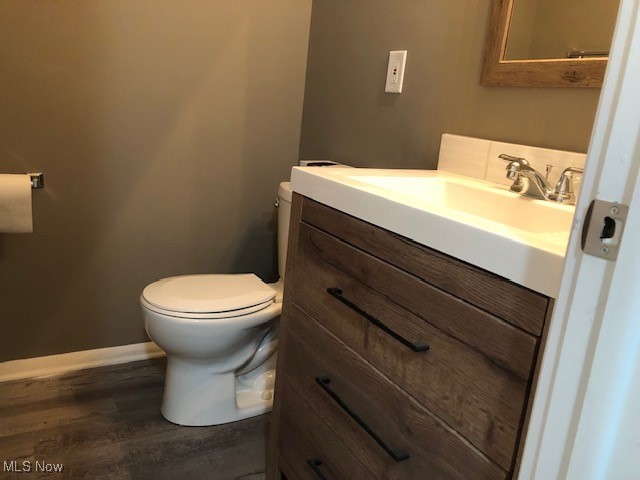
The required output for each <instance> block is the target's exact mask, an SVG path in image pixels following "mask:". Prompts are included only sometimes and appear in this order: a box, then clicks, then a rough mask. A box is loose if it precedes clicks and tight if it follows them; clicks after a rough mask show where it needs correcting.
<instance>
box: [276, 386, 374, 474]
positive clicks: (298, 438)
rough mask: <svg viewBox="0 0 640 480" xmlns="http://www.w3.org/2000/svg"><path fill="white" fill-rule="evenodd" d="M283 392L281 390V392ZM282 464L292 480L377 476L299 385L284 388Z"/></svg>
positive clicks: (280, 449)
mask: <svg viewBox="0 0 640 480" xmlns="http://www.w3.org/2000/svg"><path fill="white" fill-rule="evenodd" d="M279 393H280V392H279ZM282 395H283V398H282V402H283V406H284V408H283V410H282V415H281V418H280V435H279V438H278V451H279V452H280V456H281V458H280V459H279V460H278V464H279V465H278V466H279V469H280V471H281V472H282V473H284V474H285V476H286V477H287V478H288V479H291V480H319V479H321V478H322V476H324V477H326V478H327V479H329V480H332V479H336V480H339V479H357V478H362V479H373V478H376V477H375V475H373V473H372V472H371V471H370V470H368V469H367V467H366V466H365V465H364V464H363V463H362V459H360V458H358V457H356V456H354V455H353V454H352V453H351V451H350V450H349V449H348V448H347V447H346V446H345V445H344V444H343V443H342V441H341V440H340V437H339V431H340V427H339V428H338V433H336V432H334V431H333V430H332V429H331V428H330V426H329V425H328V424H327V423H326V419H324V418H322V419H321V418H320V417H319V416H318V415H317V414H316V413H315V411H314V410H313V409H312V408H311V407H310V406H309V404H308V403H307V402H306V401H305V400H304V398H303V397H302V396H301V395H299V394H298V393H297V390H296V389H295V388H292V387H291V386H290V385H288V386H287V387H286V388H284V389H283V391H282Z"/></svg>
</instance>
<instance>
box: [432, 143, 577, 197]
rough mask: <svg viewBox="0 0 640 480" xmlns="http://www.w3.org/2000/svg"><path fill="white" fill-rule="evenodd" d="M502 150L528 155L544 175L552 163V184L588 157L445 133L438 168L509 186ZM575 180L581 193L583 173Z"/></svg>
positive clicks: (530, 160)
mask: <svg viewBox="0 0 640 480" xmlns="http://www.w3.org/2000/svg"><path fill="white" fill-rule="evenodd" d="M502 153H506V154H507V155H512V156H514V157H523V158H526V159H527V161H528V162H529V164H530V165H531V167H533V168H535V169H536V170H537V171H538V172H540V173H541V174H543V175H544V174H545V172H546V168H547V165H552V166H553V168H552V169H551V173H550V175H549V183H550V184H551V185H555V184H556V183H557V182H558V180H559V179H560V175H561V174H562V171H563V170H564V169H565V168H567V167H579V168H584V164H585V160H586V157H587V156H586V155H585V154H584V153H575V152H566V151H563V150H551V149H548V148H539V147H531V146H528V145H517V144H514V143H503V142H495V141H492V140H483V139H479V138H472V137H462V136H460V135H451V134H449V133H445V134H443V135H442V141H441V143H440V155H439V156H438V170H444V171H447V172H451V173H457V174H458V175H465V176H467V177H473V178H480V179H482V180H488V181H490V182H494V183H499V184H501V185H507V186H509V185H511V184H512V183H513V181H512V180H509V179H508V178H507V177H506V166H507V162H505V161H504V160H500V159H499V158H498V155H500V154H502ZM575 180H576V183H575V187H576V194H577V193H578V191H579V189H580V183H581V181H582V176H581V175H576V176H575Z"/></svg>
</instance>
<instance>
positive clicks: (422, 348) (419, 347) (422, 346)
mask: <svg viewBox="0 0 640 480" xmlns="http://www.w3.org/2000/svg"><path fill="white" fill-rule="evenodd" d="M327 293H328V294H329V295H331V296H333V297H335V298H337V299H338V300H340V301H341V302H342V303H344V304H345V305H346V306H347V307H349V308H350V309H351V310H353V311H354V312H356V313H358V314H359V315H361V316H363V317H364V318H366V319H367V320H369V322H371V323H372V324H374V325H375V326H376V327H378V328H379V329H380V330H382V331H383V332H385V333H387V334H388V335H391V336H392V337H393V338H395V339H396V340H398V341H399V342H400V343H402V344H403V345H404V346H406V347H409V348H410V349H411V350H413V351H414V352H426V351H427V350H429V345H427V344H426V343H422V342H415V343H414V342H411V341H410V340H407V339H406V338H404V337H403V336H402V335H400V334H398V333H396V332H394V331H393V330H391V329H390V328H389V327H387V326H386V325H385V324H384V323H382V322H381V321H380V320H378V319H377V318H375V317H372V316H371V315H369V314H368V313H367V312H365V311H364V310H362V309H361V308H360V307H358V306H357V305H356V304H355V303H353V302H351V301H350V300H347V299H346V298H344V297H343V296H342V290H341V289H339V288H327Z"/></svg>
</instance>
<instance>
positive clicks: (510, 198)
mask: <svg viewBox="0 0 640 480" xmlns="http://www.w3.org/2000/svg"><path fill="white" fill-rule="evenodd" d="M350 178H351V179H353V180H355V181H357V182H363V183H366V184H369V185H373V186H375V187H377V188H381V189H386V190H391V191H394V192H397V193H398V194H399V195H402V196H410V197H415V198H416V199H418V200H419V201H421V202H424V203H425V204H430V205H431V206H432V207H436V208H437V207H440V208H444V209H449V210H456V211H458V212H461V213H463V214H468V215H473V216H475V217H481V218H483V219H485V220H489V221H492V222H497V223H499V224H503V225H506V226H510V227H513V228H517V229H519V230H525V231H528V232H532V233H544V232H549V233H552V232H553V233H556V232H557V233H560V232H568V231H569V228H570V227H571V221H572V219H573V212H572V210H569V209H567V208H563V207H564V206H560V205H556V204H553V203H551V202H546V201H541V200H534V199H531V198H525V197H523V196H521V195H518V194H517V193H513V192H510V191H508V190H506V189H503V188H499V187H491V186H486V185H484V184H481V183H480V182H478V181H474V180H464V179H455V178H442V177H398V176H361V175H353V176H350Z"/></svg>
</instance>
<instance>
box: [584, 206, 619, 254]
mask: <svg viewBox="0 0 640 480" xmlns="http://www.w3.org/2000/svg"><path fill="white" fill-rule="evenodd" d="M628 213H629V207H628V206H627V205H623V204H621V203H615V202H607V201H605V200H598V199H595V200H593V201H592V202H591V205H590V206H589V210H587V215H586V217H585V220H584V225H583V227H582V250H583V251H584V253H588V254H589V255H594V256H596V257H600V258H604V259H606V260H615V259H616V258H618V250H619V249H620V242H621V240H622V233H623V231H624V224H625V223H626V222H627V215H628Z"/></svg>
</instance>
